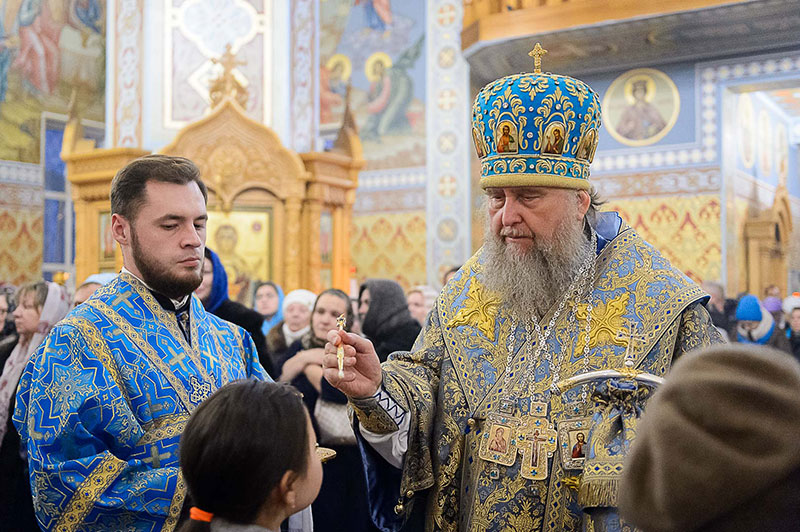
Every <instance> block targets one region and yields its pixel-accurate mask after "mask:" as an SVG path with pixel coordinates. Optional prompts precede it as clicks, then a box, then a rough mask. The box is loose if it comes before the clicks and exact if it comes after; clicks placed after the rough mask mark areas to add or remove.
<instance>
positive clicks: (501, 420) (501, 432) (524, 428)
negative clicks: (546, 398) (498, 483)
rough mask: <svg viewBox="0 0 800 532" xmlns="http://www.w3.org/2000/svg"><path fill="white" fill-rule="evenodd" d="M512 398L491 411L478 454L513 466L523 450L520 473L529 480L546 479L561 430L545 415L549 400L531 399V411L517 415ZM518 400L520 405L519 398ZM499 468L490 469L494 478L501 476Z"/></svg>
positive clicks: (483, 457) (486, 459)
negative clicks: (512, 407)
mask: <svg viewBox="0 0 800 532" xmlns="http://www.w3.org/2000/svg"><path fill="white" fill-rule="evenodd" d="M508 402H509V401H507V400H501V401H500V403H499V409H500V411H499V412H493V413H491V414H489V416H488V418H487V421H488V423H487V425H486V430H484V432H483V434H482V435H481V442H480V448H479V450H478V456H479V457H480V458H481V459H482V460H485V461H487V462H492V463H495V464H499V465H504V466H511V465H514V463H515V462H516V461H517V454H521V455H522V467H521V469H520V475H521V476H522V477H523V478H526V479H529V480H544V479H546V478H547V476H548V467H547V463H548V458H549V457H550V456H552V455H553V453H554V452H555V450H556V447H557V445H556V441H557V438H558V433H557V432H556V430H555V429H554V428H553V426H552V424H551V423H550V421H549V420H548V419H547V418H546V417H544V415H545V413H546V412H547V403H544V402H537V401H531V404H530V408H529V409H526V410H527V413H525V414H524V415H522V416H513V415H511V412H510V411H509V406H510V405H509V404H508ZM514 404H515V406H516V401H515V402H514ZM511 411H512V412H513V409H512V410H511ZM496 469H497V468H496V466H494V467H493V468H492V469H491V470H490V476H491V478H493V479H497V478H499V473H497V472H496ZM493 471H494V472H495V473H494V474H492V472H493Z"/></svg>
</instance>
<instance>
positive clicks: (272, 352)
mask: <svg viewBox="0 0 800 532" xmlns="http://www.w3.org/2000/svg"><path fill="white" fill-rule="evenodd" d="M284 323H285V322H284V321H283V320H281V321H279V322H278V323H276V324H275V327H273V328H272V329H270V330H269V334H267V352H268V353H269V358H270V360H272V365H273V367H274V368H275V371H276V372H277V374H278V376H280V374H281V367H283V363H284V362H285V361H286V360H287V358H288V357H287V356H286V350H287V349H289V346H288V345H286V336H285V335H284V334H283V324H284Z"/></svg>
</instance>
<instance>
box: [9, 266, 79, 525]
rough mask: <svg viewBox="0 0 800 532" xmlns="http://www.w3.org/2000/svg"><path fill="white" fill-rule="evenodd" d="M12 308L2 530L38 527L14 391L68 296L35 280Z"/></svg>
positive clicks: (67, 305) (63, 310) (63, 313)
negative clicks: (13, 421) (15, 420)
mask: <svg viewBox="0 0 800 532" xmlns="http://www.w3.org/2000/svg"><path fill="white" fill-rule="evenodd" d="M17 296H18V297H17V300H18V303H19V304H18V305H17V308H16V309H15V310H14V323H15V324H16V326H17V334H19V341H18V342H17V345H16V347H14V350H13V351H12V352H11V355H10V356H9V357H8V359H7V360H6V363H5V365H4V366H3V373H2V376H0V479H2V482H0V523H2V529H3V530H38V526H37V524H36V518H35V517H34V514H33V504H32V501H31V490H30V484H29V479H28V465H27V462H26V461H25V459H24V458H23V456H24V451H25V450H24V449H20V440H19V435H18V434H17V431H16V430H14V427H13V426H12V424H11V417H12V414H13V413H14V399H15V398H14V392H15V391H16V389H17V383H18V382H19V378H20V376H21V375H22V371H23V370H24V369H25V365H26V364H27V363H28V360H29V359H30V358H31V355H32V354H33V353H34V351H36V349H37V348H38V347H39V345H40V344H41V343H42V342H43V341H44V339H45V337H46V336H47V333H48V332H50V329H51V328H52V327H53V325H55V324H56V323H57V322H58V321H59V320H61V319H62V318H63V317H64V316H66V314H67V312H68V311H69V308H70V299H69V297H68V295H67V292H66V290H64V288H63V287H62V286H59V285H57V284H55V283H51V282H47V281H39V282H36V283H31V284H27V285H24V286H22V287H21V288H20V289H19V292H18V294H17Z"/></svg>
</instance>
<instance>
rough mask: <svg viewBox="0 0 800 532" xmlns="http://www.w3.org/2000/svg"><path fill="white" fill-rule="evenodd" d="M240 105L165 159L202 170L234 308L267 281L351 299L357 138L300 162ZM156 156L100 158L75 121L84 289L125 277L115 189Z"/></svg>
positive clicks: (345, 135) (211, 243) (223, 105)
mask: <svg viewBox="0 0 800 532" xmlns="http://www.w3.org/2000/svg"><path fill="white" fill-rule="evenodd" d="M235 96H236V95H235V93H231V94H230V95H229V96H226V97H224V98H223V99H222V100H221V101H220V102H219V103H218V104H217V105H216V106H215V108H214V109H213V110H212V112H211V113H209V114H208V115H207V116H206V117H204V118H202V119H201V120H198V121H197V122H194V123H192V124H190V125H188V126H186V127H185V128H184V129H182V130H181V131H180V132H179V133H178V135H177V136H176V137H175V139H174V141H173V142H172V143H171V144H170V145H168V146H166V147H165V148H163V149H162V150H160V153H164V154H168V155H179V156H183V157H187V158H189V159H191V160H192V161H194V162H195V163H196V164H197V166H198V167H199V168H200V171H201V174H202V176H203V180H204V181H205V183H206V185H207V186H208V190H209V198H208V212H209V220H208V228H207V236H206V245H207V246H208V247H210V248H211V249H213V250H214V251H215V252H216V253H217V254H218V255H219V257H220V259H221V261H222V263H223V265H224V266H225V269H226V272H227V275H228V286H229V295H230V298H231V299H233V300H237V301H240V302H242V303H246V304H249V303H250V302H251V299H252V289H253V287H254V285H255V284H256V283H258V282H260V281H266V280H271V281H274V282H276V283H278V284H280V285H282V286H283V287H284V289H285V290H292V289H295V288H307V289H310V290H313V291H320V290H322V289H324V288H328V287H331V286H333V287H336V288H341V289H343V290H348V289H349V286H350V271H351V260H350V241H349V227H350V225H351V223H352V209H353V203H354V202H355V189H356V186H357V182H358V171H359V169H360V168H361V167H362V166H363V160H362V155H361V145H360V142H359V140H358V137H357V135H356V134H355V132H354V131H353V130H352V129H351V128H349V127H348V126H347V125H345V126H343V128H342V131H341V132H340V137H339V141H337V143H336V146H335V148H334V150H332V151H330V152H310V153H303V154H298V153H296V152H294V151H292V150H289V149H287V148H285V147H284V146H283V145H282V144H281V142H280V139H279V138H278V136H277V135H276V134H275V133H274V132H273V131H272V130H270V129H269V128H267V127H266V126H264V125H262V124H259V123H257V122H255V121H253V120H251V119H250V118H248V117H247V116H246V115H245V114H244V111H243V110H242V108H241V107H240V106H239V104H238V103H237V101H236V97H235ZM147 153H148V152H146V151H144V150H138V149H132V148H110V149H95V148H94V146H93V144H91V143H90V142H87V141H85V140H82V135H81V130H80V125H79V123H78V121H77V120H72V121H70V123H69V125H68V127H67V131H66V132H65V142H64V148H63V151H62V158H63V159H64V161H65V162H66V163H67V178H68V179H69V181H70V183H71V184H72V191H73V200H74V202H75V218H76V241H77V243H78V245H77V249H76V256H75V269H76V281H77V282H80V280H82V279H85V278H86V277H87V276H88V275H90V274H92V273H95V272H102V271H119V268H120V267H121V265H122V259H121V254H120V250H119V246H117V245H116V242H114V240H113V238H112V237H111V234H110V202H109V196H108V195H109V191H110V186H111V180H112V179H113V176H114V175H115V174H116V172H117V171H118V170H119V169H120V168H122V167H123V166H124V165H125V164H127V163H128V162H130V161H131V160H133V159H135V158H136V157H140V156H142V155H145V154H147Z"/></svg>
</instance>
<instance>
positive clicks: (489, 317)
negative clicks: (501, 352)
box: [447, 280, 500, 342]
mask: <svg viewBox="0 0 800 532" xmlns="http://www.w3.org/2000/svg"><path fill="white" fill-rule="evenodd" d="M499 308H500V299H499V298H498V297H497V296H496V295H494V294H491V293H489V292H488V291H486V290H484V289H482V288H481V286H480V284H478V283H476V282H475V281H474V280H473V281H472V282H471V283H470V285H469V291H468V292H467V298H466V300H464V306H463V307H461V309H460V310H459V311H458V313H456V315H455V316H453V318H452V319H451V320H450V322H449V323H448V324H447V326H448V327H458V326H460V325H469V326H470V327H474V328H476V329H478V330H479V331H480V332H482V333H483V335H484V336H485V337H486V338H488V339H489V341H490V342H494V339H495V335H494V326H495V321H496V320H497V310H498V309H499Z"/></svg>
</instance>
